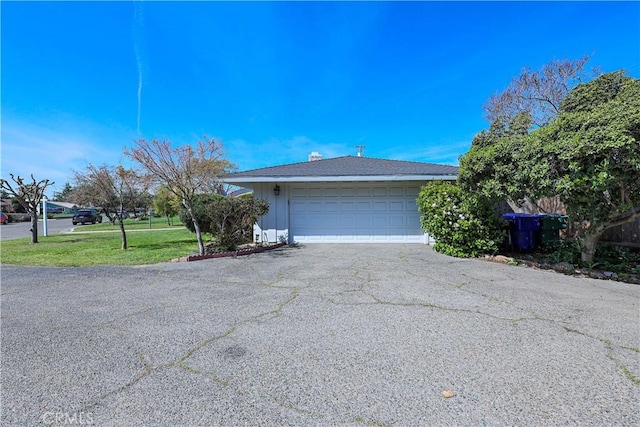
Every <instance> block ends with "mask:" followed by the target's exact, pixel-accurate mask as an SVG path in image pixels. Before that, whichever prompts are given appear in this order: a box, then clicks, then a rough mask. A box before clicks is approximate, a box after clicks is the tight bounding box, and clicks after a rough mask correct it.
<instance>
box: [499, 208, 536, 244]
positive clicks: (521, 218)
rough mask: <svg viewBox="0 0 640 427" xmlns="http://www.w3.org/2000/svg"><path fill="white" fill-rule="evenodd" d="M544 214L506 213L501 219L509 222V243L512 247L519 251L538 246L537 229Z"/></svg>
mask: <svg viewBox="0 0 640 427" xmlns="http://www.w3.org/2000/svg"><path fill="white" fill-rule="evenodd" d="M545 216H546V215H539V214H525V213H506V214H504V215H502V219H503V220H504V221H507V222H508V223H509V243H510V245H511V246H512V247H513V249H516V250H519V251H520V252H527V251H532V250H534V249H535V248H536V246H538V242H537V239H536V235H537V233H536V232H537V231H538V230H540V221H541V219H542V218H544V217H545Z"/></svg>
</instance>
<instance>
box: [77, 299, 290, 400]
mask: <svg viewBox="0 0 640 427" xmlns="http://www.w3.org/2000/svg"><path fill="white" fill-rule="evenodd" d="M298 294H299V293H298V289H297V288H293V290H292V292H291V294H290V295H289V297H288V298H287V299H286V300H285V301H283V302H281V303H279V304H278V305H277V306H276V308H275V309H274V310H270V311H267V312H264V313H260V314H258V315H255V316H251V317H250V318H248V319H243V320H240V321H237V322H235V323H234V324H233V325H231V327H230V328H229V329H227V330H226V331H225V332H223V333H222V334H219V335H215V336H213V337H210V338H207V339H204V340H202V341H200V342H199V343H198V344H197V345H195V346H193V347H191V348H189V349H188V350H187V351H186V352H185V353H184V354H183V355H182V356H180V357H179V358H177V359H176V360H174V361H172V362H168V363H163V364H161V365H158V366H155V367H154V366H153V365H152V364H151V363H150V362H149V361H148V360H147V359H146V358H145V357H144V355H143V354H142V353H138V358H139V359H140V361H141V363H142V365H143V368H144V372H142V373H141V374H139V375H138V376H136V377H135V378H133V379H132V380H131V381H129V382H127V383H126V384H124V385H122V386H120V387H118V388H117V389H115V390H111V391H109V392H107V393H104V394H102V395H100V396H98V397H97V398H95V399H93V401H92V402H91V403H90V404H87V405H84V406H83V407H82V408H81V409H80V411H89V410H91V409H92V408H95V407H96V406H98V405H100V403H101V402H102V401H103V400H105V399H106V398H108V397H109V396H113V395H116V394H119V393H121V392H123V391H125V390H127V389H129V388H131V387H132V386H134V385H136V384H137V383H139V382H140V381H141V380H142V379H144V378H146V377H148V376H150V375H151V374H153V373H154V372H157V371H160V370H163V369H167V368H179V369H181V370H183V371H184V372H188V373H190V374H195V375H204V376H206V377H208V378H211V379H212V380H213V381H214V382H215V383H216V384H218V385H219V386H222V387H228V386H229V382H228V381H226V380H224V379H223V378H222V377H220V376H219V375H218V374H217V373H216V372H213V371H209V370H202V369H196V368H193V367H192V366H189V365H188V364H187V363H186V362H187V361H188V360H189V359H190V358H191V357H192V356H193V355H194V354H195V353H196V352H198V351H199V350H201V349H203V348H205V347H207V346H208V345H209V344H211V343H213V342H216V341H219V340H221V339H224V338H226V337H228V336H230V335H231V334H233V333H234V332H235V331H236V330H237V329H238V327H240V326H242V325H244V324H247V323H251V322H255V321H258V319H260V318H261V317H265V316H270V317H269V318H268V319H265V320H263V321H261V322H265V321H268V320H271V319H274V318H276V317H279V316H280V315H281V314H282V310H284V308H285V307H286V306H287V305H289V304H290V303H291V302H292V301H294V300H295V299H296V298H297V297H298ZM149 310H151V309H147V310H143V311H141V312H139V313H134V314H131V315H128V316H125V317H123V318H126V317H131V316H132V315H136V314H140V313H143V312H147V311H149ZM123 318H119V319H115V320H113V321H109V322H103V323H104V324H110V323H113V322H116V321H118V320H121V319H123ZM233 390H234V391H235V392H236V393H239V394H242V391H241V390H240V389H238V388H236V387H234V388H233ZM274 401H275V398H274Z"/></svg>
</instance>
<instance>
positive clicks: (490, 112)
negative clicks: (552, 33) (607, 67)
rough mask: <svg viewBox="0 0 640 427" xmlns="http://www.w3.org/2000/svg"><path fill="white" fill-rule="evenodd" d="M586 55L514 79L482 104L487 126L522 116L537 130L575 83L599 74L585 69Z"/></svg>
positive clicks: (551, 116)
mask: <svg viewBox="0 0 640 427" xmlns="http://www.w3.org/2000/svg"><path fill="white" fill-rule="evenodd" d="M587 61H589V56H584V57H582V58H580V59H576V60H554V61H551V62H550V63H548V64H546V65H545V66H544V67H542V68H541V69H540V70H537V71H532V70H531V69H529V68H525V69H523V70H522V73H521V74H520V75H519V76H518V77H516V78H514V79H513V80H512V81H511V83H510V84H509V86H508V87H507V88H506V89H505V90H504V91H503V92H501V93H498V94H496V95H493V96H491V97H490V98H489V99H488V100H487V102H486V103H485V105H484V110H485V113H486V118H487V120H488V121H489V123H495V122H498V121H499V122H502V123H504V124H505V125H507V124H509V123H510V122H512V121H513V119H514V118H515V117H516V116H517V115H518V114H522V113H526V114H528V115H529V116H530V117H531V124H532V125H533V126H535V127H541V126H544V125H546V124H547V123H549V122H550V121H551V120H552V119H553V118H554V117H555V116H557V115H558V112H559V111H560V104H561V103H562V100H563V99H564V98H565V97H566V96H567V94H568V93H569V92H570V91H571V89H573V88H574V87H576V86H577V85H578V84H580V83H583V82H584V81H585V80H590V79H591V78H593V77H595V76H597V75H599V74H600V73H599V70H597V69H593V70H587V69H586V68H585V66H586V63H587Z"/></svg>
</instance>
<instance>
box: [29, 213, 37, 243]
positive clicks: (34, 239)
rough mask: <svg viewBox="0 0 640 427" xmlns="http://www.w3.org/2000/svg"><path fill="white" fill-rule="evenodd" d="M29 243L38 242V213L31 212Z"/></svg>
mask: <svg viewBox="0 0 640 427" xmlns="http://www.w3.org/2000/svg"><path fill="white" fill-rule="evenodd" d="M31 243H38V213H37V212H35V211H32V212H31Z"/></svg>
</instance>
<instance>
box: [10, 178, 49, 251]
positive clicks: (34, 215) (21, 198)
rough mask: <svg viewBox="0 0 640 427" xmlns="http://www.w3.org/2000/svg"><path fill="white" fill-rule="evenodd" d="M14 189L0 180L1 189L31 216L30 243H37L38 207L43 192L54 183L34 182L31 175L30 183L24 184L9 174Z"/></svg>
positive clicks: (47, 181)
mask: <svg viewBox="0 0 640 427" xmlns="http://www.w3.org/2000/svg"><path fill="white" fill-rule="evenodd" d="M9 176H10V177H11V179H12V180H13V182H14V183H15V185H16V186H15V187H14V186H13V185H12V184H11V183H10V182H9V181H8V180H6V179H4V178H3V179H1V180H0V185H1V186H2V189H3V190H4V191H6V192H7V193H9V194H10V195H12V196H13V197H15V199H16V200H17V201H18V203H20V205H21V206H22V207H23V208H24V209H25V210H26V211H27V213H29V214H30V216H31V243H38V206H39V205H40V202H42V199H43V198H44V191H45V190H46V189H47V187H48V186H50V185H53V184H54V182H51V181H49V180H48V179H43V180H40V181H36V179H35V178H34V177H33V174H31V182H26V181H25V180H24V179H23V178H22V177H20V176H18V177H16V176H14V175H13V174H9Z"/></svg>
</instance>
